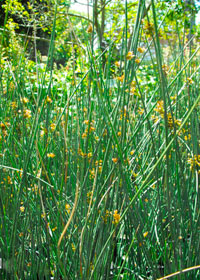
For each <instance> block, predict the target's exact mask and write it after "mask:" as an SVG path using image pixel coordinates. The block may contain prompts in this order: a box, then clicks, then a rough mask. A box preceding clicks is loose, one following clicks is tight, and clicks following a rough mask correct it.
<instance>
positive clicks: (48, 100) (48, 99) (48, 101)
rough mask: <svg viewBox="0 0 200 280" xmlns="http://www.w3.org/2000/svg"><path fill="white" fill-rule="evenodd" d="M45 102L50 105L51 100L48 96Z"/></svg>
mask: <svg viewBox="0 0 200 280" xmlns="http://www.w3.org/2000/svg"><path fill="white" fill-rule="evenodd" d="M46 101H47V103H52V99H51V98H50V97H49V96H48V95H47V98H46Z"/></svg>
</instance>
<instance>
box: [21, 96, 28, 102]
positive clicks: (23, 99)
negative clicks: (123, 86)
mask: <svg viewBox="0 0 200 280" xmlns="http://www.w3.org/2000/svg"><path fill="white" fill-rule="evenodd" d="M21 101H22V102H23V103H24V104H26V103H28V102H29V100H28V98H27V97H23V98H22V100H21Z"/></svg>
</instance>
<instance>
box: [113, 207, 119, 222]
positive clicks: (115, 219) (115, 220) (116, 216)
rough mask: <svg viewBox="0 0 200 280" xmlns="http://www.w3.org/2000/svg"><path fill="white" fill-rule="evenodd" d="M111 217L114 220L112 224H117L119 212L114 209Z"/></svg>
mask: <svg viewBox="0 0 200 280" xmlns="http://www.w3.org/2000/svg"><path fill="white" fill-rule="evenodd" d="M113 219H114V221H113V223H114V224H118V223H119V220H120V214H119V213H118V210H115V211H114V214H113Z"/></svg>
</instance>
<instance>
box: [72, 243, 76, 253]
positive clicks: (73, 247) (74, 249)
mask: <svg viewBox="0 0 200 280" xmlns="http://www.w3.org/2000/svg"><path fill="white" fill-rule="evenodd" d="M72 250H73V251H74V252H75V251H76V247H75V245H74V243H72Z"/></svg>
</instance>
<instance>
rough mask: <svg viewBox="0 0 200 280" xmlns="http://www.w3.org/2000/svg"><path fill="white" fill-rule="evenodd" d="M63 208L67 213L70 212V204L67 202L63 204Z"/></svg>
mask: <svg viewBox="0 0 200 280" xmlns="http://www.w3.org/2000/svg"><path fill="white" fill-rule="evenodd" d="M65 210H66V211H67V213H68V214H69V213H70V205H69V204H68V203H66V204H65Z"/></svg>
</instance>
